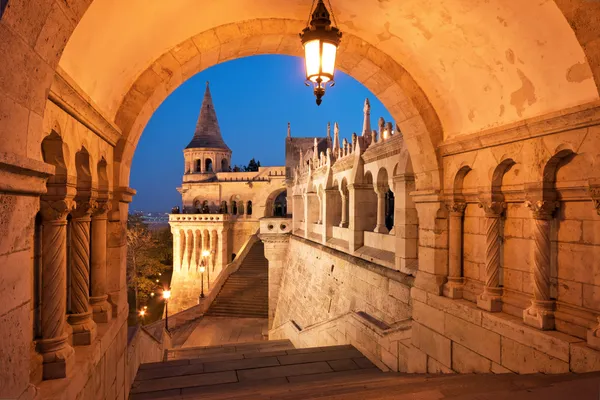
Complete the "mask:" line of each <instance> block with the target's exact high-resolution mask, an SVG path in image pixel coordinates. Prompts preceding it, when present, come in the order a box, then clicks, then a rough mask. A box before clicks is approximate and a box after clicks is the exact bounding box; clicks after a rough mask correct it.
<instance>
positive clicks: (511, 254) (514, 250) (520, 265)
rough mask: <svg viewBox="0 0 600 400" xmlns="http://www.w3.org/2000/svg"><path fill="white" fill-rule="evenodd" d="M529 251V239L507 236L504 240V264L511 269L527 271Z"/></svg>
mask: <svg viewBox="0 0 600 400" xmlns="http://www.w3.org/2000/svg"><path fill="white" fill-rule="evenodd" d="M530 252H531V241H530V240H528V239H517V238H507V239H506V240H505V241H504V265H506V266H507V267H508V268H510V269H513V270H518V271H523V272H529V271H530V268H531V266H530V262H531V261H530V256H529V255H530Z"/></svg>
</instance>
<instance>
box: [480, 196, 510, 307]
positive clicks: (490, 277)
mask: <svg viewBox="0 0 600 400" xmlns="http://www.w3.org/2000/svg"><path fill="white" fill-rule="evenodd" d="M479 207H480V208H483V209H484V211H485V216H486V240H485V241H486V249H485V286H484V288H483V293H482V294H481V295H480V296H479V298H478V299H477V306H478V307H479V308H482V309H484V310H487V311H491V312H500V311H502V288H500V287H499V286H500V253H501V251H502V240H501V237H500V234H501V231H502V224H501V217H502V213H503V212H504V209H505V208H506V204H505V203H503V202H498V201H493V202H480V203H479Z"/></svg>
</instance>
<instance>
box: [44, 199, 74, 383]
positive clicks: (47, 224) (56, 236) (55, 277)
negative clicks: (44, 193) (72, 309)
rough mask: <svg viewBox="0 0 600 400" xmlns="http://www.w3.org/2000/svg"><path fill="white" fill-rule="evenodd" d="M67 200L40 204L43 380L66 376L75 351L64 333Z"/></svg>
mask: <svg viewBox="0 0 600 400" xmlns="http://www.w3.org/2000/svg"><path fill="white" fill-rule="evenodd" d="M73 206H74V203H73V202H72V201H70V200H61V201H54V202H47V201H42V203H41V211H42V219H43V222H42V279H41V280H42V294H41V300H42V307H41V324H42V332H41V333H42V335H41V336H42V338H41V339H40V340H38V341H37V351H38V352H39V353H40V354H41V355H42V359H43V361H42V363H43V364H42V370H43V373H42V375H43V378H44V379H59V378H64V377H66V376H67V373H68V371H69V370H70V369H71V368H72V366H73V365H74V363H75V357H74V355H75V352H74V351H73V348H72V347H71V346H70V345H69V343H68V334H67V332H66V330H65V310H66V308H67V215H68V214H69V212H70V211H71V210H72V209H73Z"/></svg>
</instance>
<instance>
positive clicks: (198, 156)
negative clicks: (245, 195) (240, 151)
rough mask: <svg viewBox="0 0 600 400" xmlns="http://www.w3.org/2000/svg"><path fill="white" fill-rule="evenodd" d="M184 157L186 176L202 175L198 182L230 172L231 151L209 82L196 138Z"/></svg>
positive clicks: (199, 117) (191, 142) (187, 148)
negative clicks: (222, 128) (222, 133)
mask: <svg viewBox="0 0 600 400" xmlns="http://www.w3.org/2000/svg"><path fill="white" fill-rule="evenodd" d="M183 155H184V158H185V174H202V176H198V180H207V179H212V177H213V176H214V173H215V172H227V171H229V168H230V164H231V149H229V147H228V146H227V144H226V143H225V141H224V140H223V137H222V136H221V129H220V127H219V122H218V120H217V113H216V111H215V107H214V104H213V100H212V96H211V94H210V88H209V85H208V82H206V91H205V92H204V99H203V100H202V106H201V107H200V115H199V116H198V122H197V124H196V130H195V131H194V137H193V138H192V140H191V141H190V143H189V144H188V145H187V147H186V148H185V150H184V151H183Z"/></svg>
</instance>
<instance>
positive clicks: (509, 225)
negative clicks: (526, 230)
mask: <svg viewBox="0 0 600 400" xmlns="http://www.w3.org/2000/svg"><path fill="white" fill-rule="evenodd" d="M504 236H505V237H507V238H508V237H511V238H522V237H523V220H522V219H521V218H506V219H505V220H504Z"/></svg>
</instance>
